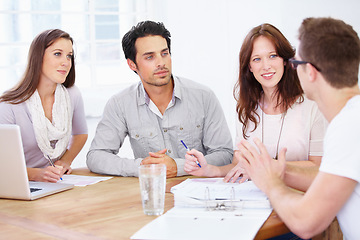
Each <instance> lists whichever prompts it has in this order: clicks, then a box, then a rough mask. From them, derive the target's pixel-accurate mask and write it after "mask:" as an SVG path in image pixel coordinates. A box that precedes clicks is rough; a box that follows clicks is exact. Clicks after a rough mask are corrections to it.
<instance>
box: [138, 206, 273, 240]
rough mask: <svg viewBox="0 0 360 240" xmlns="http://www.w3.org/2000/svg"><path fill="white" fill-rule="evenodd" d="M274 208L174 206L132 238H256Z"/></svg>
mask: <svg viewBox="0 0 360 240" xmlns="http://www.w3.org/2000/svg"><path fill="white" fill-rule="evenodd" d="M271 211H272V210H271V209H243V210H241V211H233V212H218V211H206V210H205V208H191V209H189V208H180V207H174V208H172V209H170V210H169V211H167V212H166V213H165V214H164V215H162V216H160V217H158V218H156V219H155V220H153V221H152V222H150V223H149V224H147V225H146V226H145V227H143V228H142V229H140V230H139V231H138V232H136V233H135V234H134V235H133V236H132V237H131V239H182V240H184V239H208V240H212V239H214V240H215V239H216V240H218V239H229V240H230V239H241V240H251V239H254V237H255V236H256V233H257V232H258V230H259V229H260V227H261V226H262V225H263V224H264V222H265V220H266V219H267V218H268V217H269V215H270V213H271Z"/></svg>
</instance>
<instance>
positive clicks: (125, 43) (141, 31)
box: [122, 21, 171, 63]
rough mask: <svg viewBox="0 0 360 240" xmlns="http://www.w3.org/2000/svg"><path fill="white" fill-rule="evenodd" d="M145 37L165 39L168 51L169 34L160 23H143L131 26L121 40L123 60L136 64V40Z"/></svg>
mask: <svg viewBox="0 0 360 240" xmlns="http://www.w3.org/2000/svg"><path fill="white" fill-rule="evenodd" d="M146 36H162V37H163V38H165V39H166V42H167V46H168V48H169V53H171V51H170V42H171V41H170V37H171V35H170V32H169V31H168V30H167V29H166V28H165V26H164V24H163V23H161V22H153V21H143V22H139V23H138V24H137V25H136V26H133V27H132V28H131V29H130V31H128V32H127V33H126V34H125V35H124V37H123V39H122V47H123V50H124V54H125V58H126V59H130V60H132V61H133V62H134V63H136V59H135V58H136V48H135V42H136V39H138V38H141V37H146Z"/></svg>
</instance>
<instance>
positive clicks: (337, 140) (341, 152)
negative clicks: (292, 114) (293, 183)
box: [320, 96, 360, 239]
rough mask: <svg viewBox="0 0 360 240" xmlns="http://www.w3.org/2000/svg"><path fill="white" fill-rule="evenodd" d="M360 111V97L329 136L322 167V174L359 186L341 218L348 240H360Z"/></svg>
mask: <svg viewBox="0 0 360 240" xmlns="http://www.w3.org/2000/svg"><path fill="white" fill-rule="evenodd" d="M359 109H360V96H355V97H353V98H351V99H350V100H349V101H348V102H347V104H346V105H345V107H344V108H343V109H342V110H341V111H340V113H339V114H338V115H336V117H335V118H334V119H333V120H332V121H331V123H330V124H329V128H328V130H327V132H326V135H325V139H324V153H325V154H324V157H323V158H322V162H321V165H320V171H321V172H326V173H330V174H334V175H338V176H342V177H347V178H350V179H353V180H355V181H357V182H358V183H357V185H356V187H355V190H354V192H353V193H352V195H351V196H350V198H349V199H348V201H347V202H346V203H345V205H344V206H343V208H342V209H341V210H340V211H339V213H338V214H337V218H338V221H339V224H340V227H341V230H342V232H343V234H344V236H345V239H359V236H360V227H359V226H360V225H359V216H360V148H359V146H360V144H359V143H360V125H359V123H360V111H359ZM324 187H331V186H324ZM339 194H341V193H339Z"/></svg>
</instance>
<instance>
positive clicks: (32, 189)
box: [30, 188, 42, 193]
mask: <svg viewBox="0 0 360 240" xmlns="http://www.w3.org/2000/svg"><path fill="white" fill-rule="evenodd" d="M39 190H42V188H30V192H32V193H33V192H36V191H39Z"/></svg>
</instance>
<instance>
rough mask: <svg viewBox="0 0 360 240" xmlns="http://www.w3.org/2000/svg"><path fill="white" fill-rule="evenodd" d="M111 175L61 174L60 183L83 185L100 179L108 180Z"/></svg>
mask: <svg viewBox="0 0 360 240" xmlns="http://www.w3.org/2000/svg"><path fill="white" fill-rule="evenodd" d="M111 178H113V177H99V176H82V175H74V174H69V175H67V174H64V175H63V176H62V179H63V180H62V181H59V182H61V183H70V184H74V186H78V187H84V186H87V185H91V184H95V183H98V182H101V181H105V180H109V179H111Z"/></svg>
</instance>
